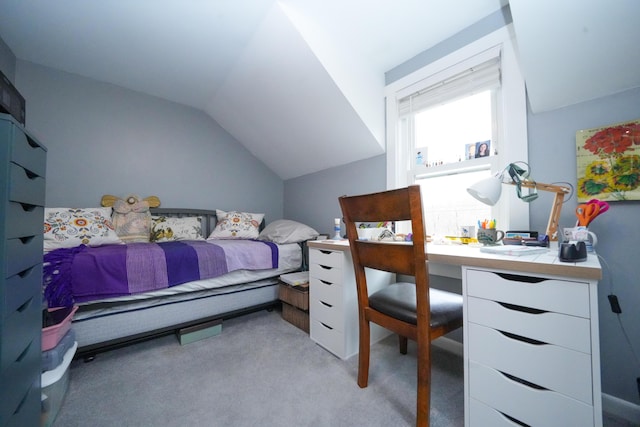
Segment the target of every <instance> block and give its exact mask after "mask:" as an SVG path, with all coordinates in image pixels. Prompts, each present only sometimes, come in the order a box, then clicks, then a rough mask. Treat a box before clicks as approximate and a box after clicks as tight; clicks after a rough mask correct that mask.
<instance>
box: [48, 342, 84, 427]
mask: <svg viewBox="0 0 640 427" xmlns="http://www.w3.org/2000/svg"><path fill="white" fill-rule="evenodd" d="M77 349H78V343H77V342H74V343H73V346H72V347H71V348H70V349H69V350H67V352H66V353H65V354H64V357H63V359H62V363H61V364H60V365H58V367H57V368H55V369H53V370H51V371H45V372H43V373H42V379H41V382H42V417H41V418H40V419H41V425H42V426H43V427H48V426H50V425H51V424H53V421H54V420H55V419H56V415H58V411H59V410H60V407H61V406H62V402H63V401H64V396H65V395H66V394H67V390H68V389H69V366H70V365H71V361H72V360H73V356H74V355H75V354H76V350H77Z"/></svg>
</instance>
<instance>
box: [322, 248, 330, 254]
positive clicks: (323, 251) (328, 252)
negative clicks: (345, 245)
mask: <svg viewBox="0 0 640 427" xmlns="http://www.w3.org/2000/svg"><path fill="white" fill-rule="evenodd" d="M320 252H322V253H323V254H325V255H329V254H330V253H331V251H325V250H322V249H320Z"/></svg>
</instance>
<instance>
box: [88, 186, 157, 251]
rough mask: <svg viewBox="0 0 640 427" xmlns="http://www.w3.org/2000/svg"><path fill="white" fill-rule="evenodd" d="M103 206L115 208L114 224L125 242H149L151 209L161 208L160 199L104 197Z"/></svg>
mask: <svg viewBox="0 0 640 427" xmlns="http://www.w3.org/2000/svg"><path fill="white" fill-rule="evenodd" d="M101 203H102V206H105V207H108V206H111V207H113V215H112V218H111V220H112V222H113V227H114V228H115V230H116V234H118V237H120V239H121V240H122V241H123V242H125V243H131V242H148V241H149V237H150V233H151V212H150V211H149V208H150V207H151V208H156V207H158V206H160V199H158V198H157V197H156V196H149V197H146V198H144V199H140V197H139V196H135V195H129V196H127V197H126V198H125V199H120V198H118V197H116V196H111V195H108V194H107V195H104V196H102V201H101Z"/></svg>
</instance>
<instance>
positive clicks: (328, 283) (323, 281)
mask: <svg viewBox="0 0 640 427" xmlns="http://www.w3.org/2000/svg"><path fill="white" fill-rule="evenodd" d="M320 281H321V282H322V283H324V284H325V285H328V286H331V285H333V283H331V282H327V281H326V280H322V279H320Z"/></svg>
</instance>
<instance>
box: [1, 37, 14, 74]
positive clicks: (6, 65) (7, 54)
mask: <svg viewBox="0 0 640 427" xmlns="http://www.w3.org/2000/svg"><path fill="white" fill-rule="evenodd" d="M0 71H2V73H3V74H4V75H5V76H7V78H8V79H9V80H11V81H12V82H15V76H16V56H15V55H14V54H13V52H12V51H11V49H9V46H7V44H6V43H5V42H4V40H2V39H0Z"/></svg>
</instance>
